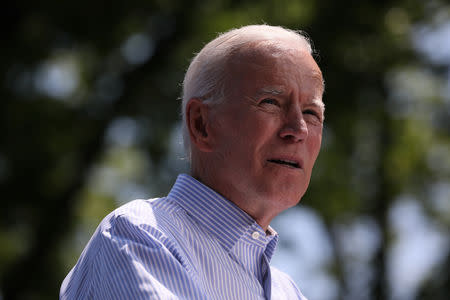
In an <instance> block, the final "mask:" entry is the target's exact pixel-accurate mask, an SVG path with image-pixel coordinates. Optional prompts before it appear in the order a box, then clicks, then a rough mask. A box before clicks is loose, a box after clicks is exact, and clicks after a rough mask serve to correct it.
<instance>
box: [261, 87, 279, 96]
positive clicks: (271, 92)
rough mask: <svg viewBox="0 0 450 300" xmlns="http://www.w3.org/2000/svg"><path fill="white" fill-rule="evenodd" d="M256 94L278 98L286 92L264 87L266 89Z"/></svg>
mask: <svg viewBox="0 0 450 300" xmlns="http://www.w3.org/2000/svg"><path fill="white" fill-rule="evenodd" d="M256 94H257V96H262V95H274V96H278V95H282V94H284V91H283V90H281V89H278V88H276V87H264V88H261V89H260V90H258V92H257V93H256Z"/></svg>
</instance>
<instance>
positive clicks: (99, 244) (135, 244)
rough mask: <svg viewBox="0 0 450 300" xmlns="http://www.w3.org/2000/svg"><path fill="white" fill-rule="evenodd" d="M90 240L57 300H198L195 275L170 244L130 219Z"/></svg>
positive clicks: (111, 225)
mask: <svg viewBox="0 0 450 300" xmlns="http://www.w3.org/2000/svg"><path fill="white" fill-rule="evenodd" d="M108 223H109V225H108V226H102V227H101V228H99V229H98V230H97V232H96V233H95V234H94V236H93V238H92V240H91V241H90V242H89V244H88V246H87V248H86V250H85V251H84V252H83V254H82V256H81V257H80V260H79V261H78V263H77V265H76V266H75V267H74V269H73V270H72V271H71V272H70V273H69V275H68V276H67V278H66V279H65V280H64V282H63V285H62V287H61V293H60V299H86V298H87V299H203V298H204V296H203V295H204V294H203V293H202V291H201V288H200V286H199V285H198V284H197V283H196V282H197V281H196V280H195V273H194V272H193V271H192V270H190V269H189V267H188V264H187V262H186V260H185V259H184V257H183V255H182V254H181V253H180V251H179V249H178V248H177V247H176V245H175V244H174V243H173V241H172V240H171V239H169V238H168V237H166V236H164V234H163V233H162V232H161V231H159V230H158V229H156V228H155V227H153V226H150V225H148V224H142V223H140V222H136V220H133V219H132V218H129V217H125V216H118V217H115V218H111V219H110V221H109V222H108Z"/></svg>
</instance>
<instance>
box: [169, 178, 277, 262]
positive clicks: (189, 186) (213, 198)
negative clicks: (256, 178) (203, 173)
mask: <svg viewBox="0 0 450 300" xmlns="http://www.w3.org/2000/svg"><path fill="white" fill-rule="evenodd" d="M168 197H169V198H171V199H174V200H175V201H176V202H177V203H178V204H179V205H180V206H181V207H182V208H183V209H184V210H185V211H186V213H187V214H188V215H190V216H191V217H192V218H194V219H195V221H196V222H198V223H199V224H201V225H202V226H203V227H204V228H205V229H206V230H208V231H209V232H210V233H211V234H213V235H214V236H216V238H217V239H218V240H219V242H220V243H221V245H222V246H223V247H224V248H225V249H226V250H227V251H230V249H231V248H232V247H233V246H234V245H235V244H236V243H237V242H238V241H239V240H240V239H242V238H243V239H246V240H247V241H249V242H252V243H255V244H259V245H260V246H262V247H266V246H267V247H266V250H265V252H266V255H267V256H268V258H269V259H270V258H271V256H272V254H273V251H274V249H275V246H276V243H277V241H278V234H277V233H276V232H275V231H274V230H273V229H272V228H271V227H270V226H269V229H268V232H269V233H270V234H269V235H267V236H266V233H265V232H264V230H263V229H262V228H261V226H259V225H258V224H257V223H256V221H255V220H253V219H252V218H251V217H250V216H249V215H248V214H247V213H245V212H244V211H243V210H242V209H240V208H239V207H238V206H236V205H235V204H234V203H233V202H231V201H229V200H227V199H226V198H224V197H223V196H222V195H220V194H218V193H217V192H215V191H214V190H212V189H211V188H209V187H207V186H206V185H204V184H202V183H201V182H199V181H197V180H196V179H194V178H193V177H191V176H189V175H187V174H180V175H179V176H178V178H177V180H176V182H175V184H174V186H173V187H172V190H171V191H170V193H169V195H168ZM255 232H257V233H258V234H256V233H255Z"/></svg>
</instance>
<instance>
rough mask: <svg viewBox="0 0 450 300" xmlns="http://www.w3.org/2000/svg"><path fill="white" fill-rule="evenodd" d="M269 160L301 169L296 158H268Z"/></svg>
mask: <svg viewBox="0 0 450 300" xmlns="http://www.w3.org/2000/svg"><path fill="white" fill-rule="evenodd" d="M267 161H268V162H271V163H274V164H279V165H285V166H288V167H292V168H295V169H300V164H299V163H298V162H297V161H294V160H284V159H268V160H267Z"/></svg>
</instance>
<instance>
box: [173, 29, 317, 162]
mask: <svg viewBox="0 0 450 300" xmlns="http://www.w3.org/2000/svg"><path fill="white" fill-rule="evenodd" d="M283 41H290V42H292V41H298V42H299V47H301V48H302V50H306V51H308V52H309V53H310V54H312V47H311V43H310V40H309V39H308V38H307V37H306V36H305V34H304V33H303V32H301V31H294V30H291V29H286V28H283V27H280V26H270V25H249V26H244V27H241V28H238V29H232V30H230V31H228V32H225V33H223V34H220V35H219V36H218V37H217V38H215V39H214V40H212V41H211V42H209V43H208V44H206V46H204V47H203V49H202V50H201V51H200V52H199V53H198V54H197V55H195V57H194V58H193V59H192V61H191V64H190V65H189V68H188V70H187V71H186V75H185V77H184V81H183V94H182V103H181V114H182V120H183V124H182V130H183V141H184V148H185V150H186V155H187V157H188V159H190V156H191V143H190V137H189V132H188V129H187V124H186V105H187V103H188V101H189V100H190V99H192V98H197V99H200V100H202V101H204V102H207V103H211V104H218V103H220V102H221V101H223V100H224V99H225V98H226V97H225V85H226V75H227V74H226V64H227V62H228V59H229V58H230V57H231V56H232V54H233V53H235V52H236V51H237V50H239V49H242V48H243V47H246V46H254V47H258V46H260V47H267V46H268V45H270V46H272V48H274V49H276V48H277V47H279V46H280V44H282V43H280V42H283Z"/></svg>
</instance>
